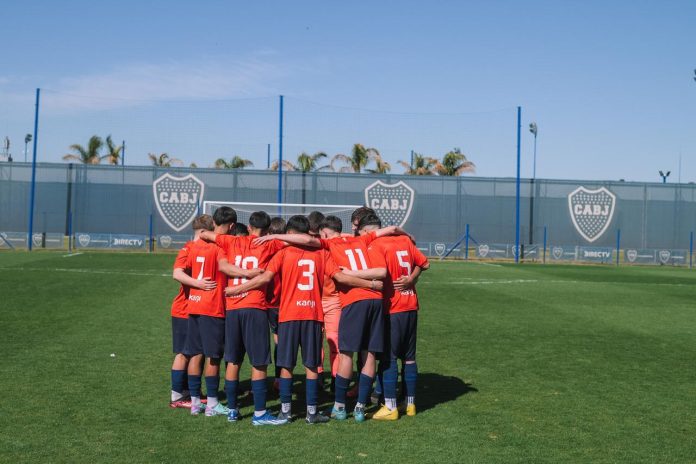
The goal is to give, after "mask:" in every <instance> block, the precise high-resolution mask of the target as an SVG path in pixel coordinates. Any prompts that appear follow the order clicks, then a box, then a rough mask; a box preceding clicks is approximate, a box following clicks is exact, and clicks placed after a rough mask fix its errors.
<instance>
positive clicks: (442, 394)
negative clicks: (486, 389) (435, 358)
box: [416, 372, 478, 412]
mask: <svg viewBox="0 0 696 464" xmlns="http://www.w3.org/2000/svg"><path fill="white" fill-rule="evenodd" d="M477 392H478V389H477V388H476V387H474V386H473V385H472V384H470V383H466V382H464V381H463V380H462V379H460V378H459V377H454V376H451V375H440V374H435V373H433V372H423V373H419V374H418V387H417V390H416V406H417V408H418V412H423V411H427V410H428V409H433V408H435V407H437V406H439V405H440V404H444V403H448V402H450V401H454V400H456V399H457V398H459V397H460V396H463V395H466V394H467V393H477Z"/></svg>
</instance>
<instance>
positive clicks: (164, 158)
mask: <svg viewBox="0 0 696 464" xmlns="http://www.w3.org/2000/svg"><path fill="white" fill-rule="evenodd" d="M147 157H148V158H150V161H152V165H153V166H159V167H161V168H170V167H172V166H174V165H180V164H182V162H181V160H180V159H176V158H170V157H169V155H168V154H166V153H162V154H160V155H155V154H153V153H148V154H147Z"/></svg>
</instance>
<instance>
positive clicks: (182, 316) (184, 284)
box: [169, 214, 216, 408]
mask: <svg viewBox="0 0 696 464" xmlns="http://www.w3.org/2000/svg"><path fill="white" fill-rule="evenodd" d="M203 230H213V218H212V217H210V216H209V215H207V214H204V215H201V216H198V217H197V218H195V219H194V220H193V234H194V239H193V241H196V240H199V236H200V232H201V231H203ZM192 243H193V242H192V241H189V242H186V243H185V244H184V246H183V247H182V248H181V249H180V250H179V253H178V254H177V256H176V260H175V261H174V271H173V274H172V277H173V278H174V280H176V281H177V282H179V283H180V284H181V286H180V287H179V293H178V294H177V295H176V297H175V298H174V301H173V302H172V309H171V314H172V349H173V351H174V355H175V356H174V362H173V363H172V372H171V377H172V392H171V400H170V402H169V406H170V407H172V408H190V407H191V400H190V397H189V394H188V385H187V384H188V381H187V379H186V369H187V366H188V362H189V358H188V356H186V355H185V354H184V352H185V349H186V333H187V326H188V312H187V310H186V301H187V300H188V296H189V290H190V289H191V288H198V289H201V290H213V289H215V287H216V282H215V281H214V280H211V279H203V280H197V279H194V278H193V277H191V276H190V275H189V274H188V273H190V272H191V270H190V268H187V266H188V264H187V261H188V253H189V248H190V246H191V245H192Z"/></svg>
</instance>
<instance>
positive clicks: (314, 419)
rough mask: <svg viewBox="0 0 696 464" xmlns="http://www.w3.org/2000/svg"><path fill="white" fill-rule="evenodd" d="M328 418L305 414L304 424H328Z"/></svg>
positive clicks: (318, 414)
mask: <svg viewBox="0 0 696 464" xmlns="http://www.w3.org/2000/svg"><path fill="white" fill-rule="evenodd" d="M329 420H330V419H329V418H328V417H327V416H325V415H323V414H321V413H316V414H307V417H306V418H305V422H306V423H308V424H325V423H327V422H329Z"/></svg>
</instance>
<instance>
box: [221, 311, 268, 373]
mask: <svg viewBox="0 0 696 464" xmlns="http://www.w3.org/2000/svg"><path fill="white" fill-rule="evenodd" d="M225 313H226V314H225V361H227V362H229V363H232V364H241V363H242V361H243V360H244V355H245V354H248V355H249V362H250V363H251V365H252V366H268V365H269V364H270V363H271V348H270V345H269V339H270V336H269V335H268V316H267V315H266V311H264V310H263V309H258V308H243V309H233V310H231V311H225Z"/></svg>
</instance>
